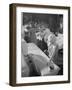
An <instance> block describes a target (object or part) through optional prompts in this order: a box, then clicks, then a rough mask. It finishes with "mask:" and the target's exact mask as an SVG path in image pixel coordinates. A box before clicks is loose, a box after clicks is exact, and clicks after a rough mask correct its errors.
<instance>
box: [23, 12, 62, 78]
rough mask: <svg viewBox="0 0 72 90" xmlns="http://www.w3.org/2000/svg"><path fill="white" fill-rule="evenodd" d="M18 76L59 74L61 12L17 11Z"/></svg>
mask: <svg viewBox="0 0 72 90" xmlns="http://www.w3.org/2000/svg"><path fill="white" fill-rule="evenodd" d="M21 22H22V26H21V76H22V77H34V76H50V75H63V15H62V14H37V13H24V12H22V13H21Z"/></svg>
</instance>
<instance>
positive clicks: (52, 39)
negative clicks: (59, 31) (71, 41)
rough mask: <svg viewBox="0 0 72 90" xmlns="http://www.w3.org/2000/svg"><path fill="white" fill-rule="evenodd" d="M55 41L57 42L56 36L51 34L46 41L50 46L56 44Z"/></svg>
mask: <svg viewBox="0 0 72 90" xmlns="http://www.w3.org/2000/svg"><path fill="white" fill-rule="evenodd" d="M55 41H56V37H55V35H54V34H50V35H49V36H48V37H47V40H46V42H47V45H48V46H49V45H51V44H55Z"/></svg>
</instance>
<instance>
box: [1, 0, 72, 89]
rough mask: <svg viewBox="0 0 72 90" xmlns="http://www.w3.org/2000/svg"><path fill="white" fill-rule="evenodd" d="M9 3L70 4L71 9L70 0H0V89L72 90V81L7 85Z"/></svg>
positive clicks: (71, 2)
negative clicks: (55, 83) (65, 82)
mask: <svg viewBox="0 0 72 90" xmlns="http://www.w3.org/2000/svg"><path fill="white" fill-rule="evenodd" d="M10 3H35V4H36V3H37V4H47V5H57V6H58V5H62V6H71V11H72V0H0V90H24V89H25V90H28V89H29V90H37V89H41V90H44V89H45V90H53V89H54V90H64V89H65V90H72V82H71V83H70V84H57V85H43V86H28V87H11V86H9V84H8V82H9V4H10ZM71 22H72V12H71ZM71 29H72V26H71ZM71 33H72V31H71ZM71 38H72V36H71ZM71 44H72V42H71ZM71 50H72V49H71ZM71 64H72V62H71ZM71 68H72V66H71ZM71 75H72V72H71ZM71 81H72V78H71Z"/></svg>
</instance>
